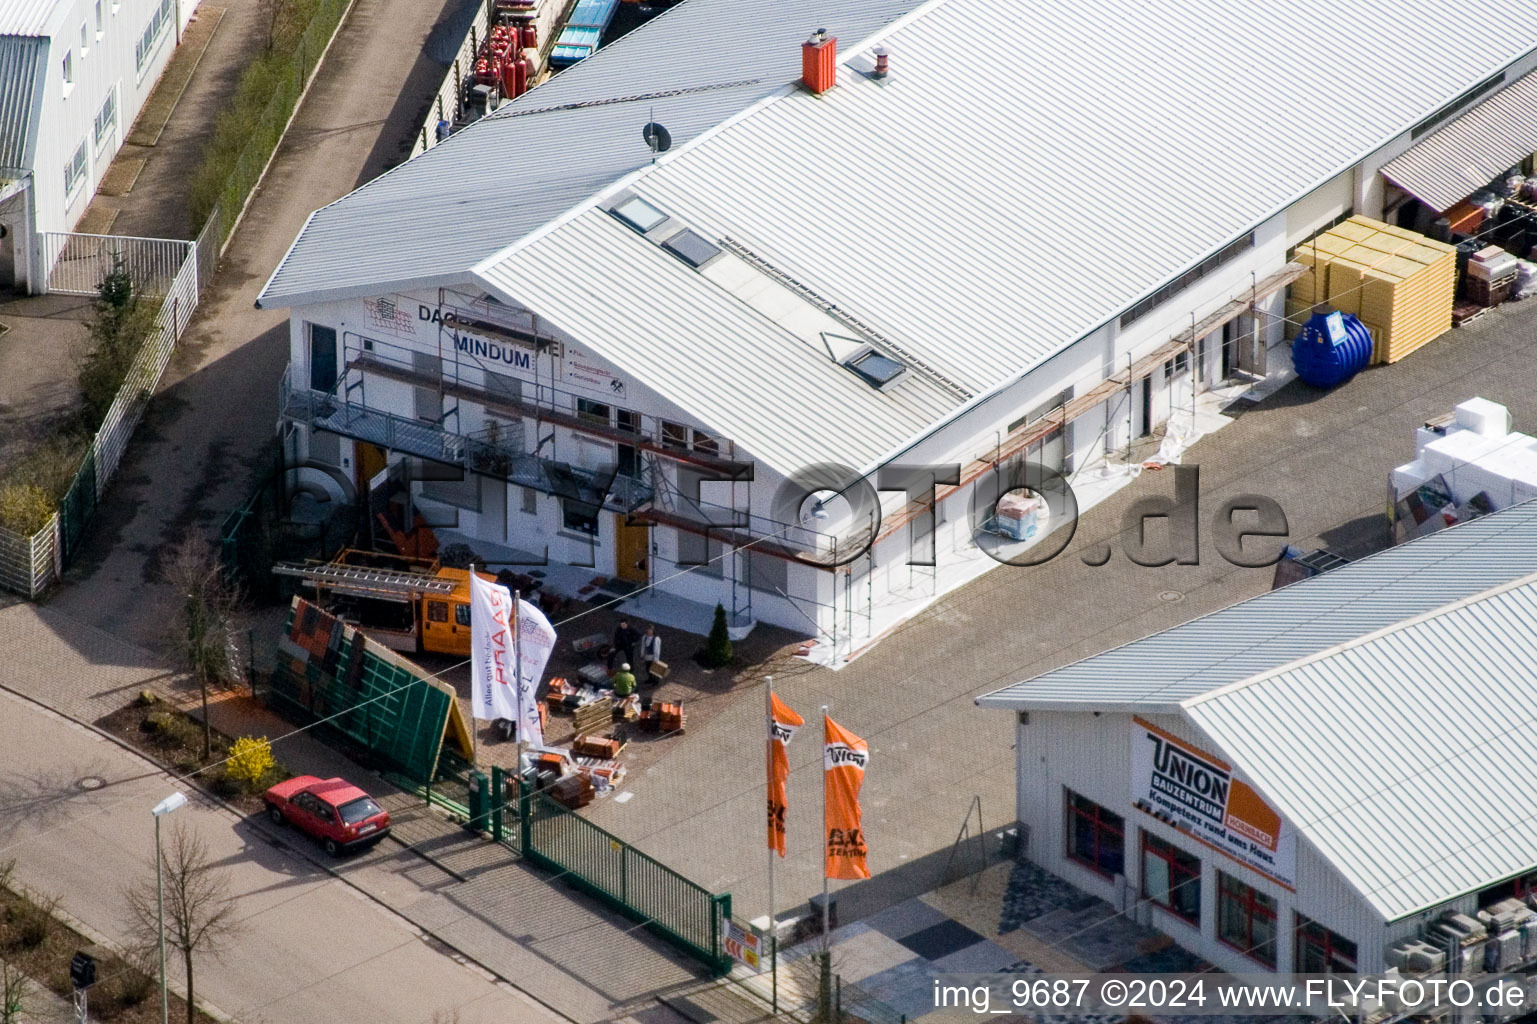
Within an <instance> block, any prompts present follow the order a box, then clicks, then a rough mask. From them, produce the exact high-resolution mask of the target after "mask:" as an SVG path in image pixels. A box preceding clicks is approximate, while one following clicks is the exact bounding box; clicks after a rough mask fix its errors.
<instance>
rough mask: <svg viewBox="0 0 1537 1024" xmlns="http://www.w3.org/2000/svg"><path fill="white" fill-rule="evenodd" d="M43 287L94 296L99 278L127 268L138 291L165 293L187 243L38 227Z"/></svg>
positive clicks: (180, 264) (188, 247)
mask: <svg viewBox="0 0 1537 1024" xmlns="http://www.w3.org/2000/svg"><path fill="white" fill-rule="evenodd" d="M39 242H40V243H41V246H42V255H43V267H44V269H46V270H47V271H48V276H47V284H46V285H45V286H44V288H43V290H44V291H45V292H57V293H59V294H62V295H95V294H96V290H97V288H99V287H100V286H101V282H102V279H103V278H105V277H106V276H107V275H108V274H110V273H112V272H113V271H115V270H118V269H122V270H125V271H127V272H128V275H129V277H130V278H131V279H132V280H133V287H134V293H135V294H138V295H166V294H169V293H170V291H171V288H172V285H173V284H174V282H175V281H176V280H177V278H178V277H180V275H181V272H182V267H183V265H184V264H185V263H186V261H187V253H188V252H189V251H191V249H192V244H193V243H191V242H184V241H179V240H177V239H172V238H134V237H132V236H129V235H81V234H75V233H74V232H70V231H44V232H42V236H41V238H40V239H39Z"/></svg>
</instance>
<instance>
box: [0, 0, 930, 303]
mask: <svg viewBox="0 0 1537 1024" xmlns="http://www.w3.org/2000/svg"><path fill="white" fill-rule="evenodd" d="M0 2H3V0H0ZM918 2H919V0H776V2H775V3H771V4H770V3H754V4H743V3H739V2H737V0H687V2H686V3H682V4H679V5H678V6H677V7H675V8H673V9H672V10H670V11H667V12H665V13H664V14H662V15H661V16H659V17H657V18H654V19H652V20H651V21H650V22H647V23H646V24H645V25H643V26H641V27H640V28H638V29H636V30H635V31H634V32H631V33H630V34H628V35H626V36H625V37H624V38H622V39H620V40H617V41H616V42H614V43H613V44H611V45H609V46H606V47H604V48H603V49H602V50H600V51H598V53H597V54H596V55H595V56H593V57H591V58H589V59H587V60H584V61H582V62H581V63H579V64H577V65H576V66H574V67H572V68H570V69H568V70H565V71H562V72H561V73H560V74H558V75H555V76H554V77H553V78H551V79H550V80H549V81H547V82H545V83H544V84H543V85H541V86H539V87H538V88H536V89H533V90H531V91H529V92H528V93H526V94H524V95H523V96H521V97H519V98H518V99H517V100H516V101H514V102H513V103H510V104H508V105H506V106H504V107H503V108H502V109H501V110H499V111H497V112H496V113H495V114H493V115H491V116H490V117H486V118H482V119H481V120H480V121H478V122H476V123H475V124H473V125H471V126H470V127H469V128H466V129H464V130H463V131H460V132H458V133H456V134H455V135H453V136H452V137H451V138H449V139H448V140H446V141H445V142H443V143H442V144H440V145H437V146H434V147H433V148H432V149H430V150H428V151H427V152H426V153H423V154H422V155H421V156H419V157H417V158H416V159H414V160H410V161H407V162H406V163H405V164H402V165H401V166H400V167H398V168H396V169H394V170H393V171H391V172H389V173H388V174H385V175H383V176H382V177H380V178H377V179H375V180H374V181H373V182H371V183H369V184H367V185H365V186H363V187H362V188H360V189H358V190H357V191H355V192H353V193H352V194H350V195H348V196H345V197H343V198H342V199H340V200H338V201H337V202H335V203H332V204H331V205H329V206H327V207H324V208H322V209H321V210H319V211H317V212H316V213H315V215H314V216H312V217H311V218H310V220H309V222H308V223H307V224H306V225H305V227H304V230H303V231H302V232H301V233H300V235H299V237H298V238H297V239H296V240H295V242H294V245H293V247H292V248H291V249H290V251H289V253H288V255H287V256H285V257H284V259H283V261H282V263H280V264H279V265H278V268H277V270H276V271H275V272H274V273H273V275H272V278H271V280H269V281H268V282H267V286H266V288H265V289H263V292H262V296H261V302H262V303H263V304H264V305H267V306H279V305H283V304H286V303H289V302H291V301H293V300H295V299H301V300H303V301H308V300H309V299H311V298H313V297H317V296H318V297H324V296H327V295H330V296H340V295H347V294H373V293H376V292H378V291H381V290H390V289H398V288H408V287H410V286H412V285H413V284H420V283H426V282H429V281H430V282H433V283H438V282H443V281H452V280H462V279H465V278H467V277H468V271H469V268H470V267H473V266H475V265H476V264H477V263H479V262H481V261H482V260H484V259H485V258H487V257H488V256H491V255H493V254H495V253H496V252H498V251H500V250H501V249H503V248H504V247H506V246H508V245H510V244H511V243H513V242H515V241H517V240H518V239H520V238H522V237H524V236H525V235H527V234H529V233H530V232H533V231H535V230H536V229H538V228H539V227H541V226H542V225H544V224H546V223H547V222H549V221H551V220H553V219H554V218H556V217H558V216H560V215H561V214H563V213H565V212H567V211H569V210H571V209H572V208H574V207H576V206H578V205H579V204H581V203H582V202H583V201H585V200H588V199H590V198H592V197H593V196H594V195H596V194H597V193H599V192H601V191H602V190H604V189H605V188H607V187H609V186H610V185H612V184H613V183H614V182H615V181H617V180H619V179H620V178H622V177H624V176H625V175H627V174H630V173H632V172H634V171H636V170H639V169H640V168H642V167H644V166H646V165H647V164H648V163H650V161H651V151H650V149H649V148H648V147H647V145H646V143H645V141H644V140H643V139H642V137H641V128H642V126H644V125H645V123H646V122H647V121H648V120H650V119H651V118H652V117H653V116H654V117H655V119H656V120H657V121H659V122H661V123H662V124H664V125H666V126H667V129H668V131H669V132H670V133H671V135H672V138H673V145H674V147H679V146H682V145H683V144H684V143H686V142H687V141H689V140H690V139H693V138H695V137H697V136H698V135H699V134H700V133H702V132H704V131H706V130H707V129H709V128H712V127H714V126H715V125H717V124H719V123H720V122H722V121H724V120H726V119H727V118H729V117H731V116H733V115H735V114H737V113H739V112H741V111H743V110H745V109H747V108H748V107H750V106H751V105H752V104H753V103H755V102H757V101H758V100H760V99H762V98H763V97H765V96H768V95H770V94H772V93H773V92H775V91H776V90H778V89H781V88H783V87H785V86H786V85H787V84H788V83H790V82H792V81H794V80H795V79H797V78H799V77H800V43H801V41H802V40H803V39H804V38H805V37H806V36H807V35H808V34H809V32H810V31H811V29H813V28H816V27H817V26H826V27H828V28H829V30H831V31H835V32H837V33H838V34H839V35H842V36H844V37H846V38H855V39H857V38H861V37H864V36H868V35H871V34H872V33H874V32H875V31H876V30H878V29H879V28H880V27H881V26H883V25H885V24H887V23H889V22H890V21H892V20H893V19H895V18H897V17H899V16H901V15H902V14H905V13H906V12H907V11H909V10H910V9H912V8H913V7H915V6H916V5H917V4H918ZM381 240H385V241H387V244H381Z"/></svg>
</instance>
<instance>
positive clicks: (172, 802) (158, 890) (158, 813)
mask: <svg viewBox="0 0 1537 1024" xmlns="http://www.w3.org/2000/svg"><path fill="white" fill-rule="evenodd" d="M186 803H187V794H185V793H181V792H176V793H172V794H171V795H170V796H168V797H166V798H165V799H164V800H162V801H160V802H159V803H158V804H156V805H155V806H154V809H153V810H151V811H150V813H151V814H153V815H154V816H155V917H156V919H157V920H158V922H159V926H160V1024H171V1004H170V1000H169V999H168V997H167V996H166V992H165V892H164V890H163V889H162V887H161V881H160V862H161V860H162V859H163V858H162V857H161V856H160V819H161V818H162V817H164V816H165V815H167V814H170V813H171V812H172V811H174V810H176V809H177V808H178V807H183V806H185V805H186Z"/></svg>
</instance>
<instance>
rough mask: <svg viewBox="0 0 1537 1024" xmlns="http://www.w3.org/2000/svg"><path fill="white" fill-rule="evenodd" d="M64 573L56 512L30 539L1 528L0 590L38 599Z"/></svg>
mask: <svg viewBox="0 0 1537 1024" xmlns="http://www.w3.org/2000/svg"><path fill="white" fill-rule="evenodd" d="M61 571H62V566H61V565H60V551H59V515H58V513H57V512H55V513H54V514H53V516H52V517H51V518H50V519H49V520H48V522H47V524H45V525H44V526H43V528H42V529H41V530H38V531H37V532H36V533H34V534H32V535H31V536H30V537H29V536H26V535H25V534H20V533H16V532H14V531H12V530H7V529H5V528H3V527H0V587H3V588H4V589H6V590H10V591H14V592H15V593H18V594H21V595H22V596H24V597H29V598H32V597H37V596H38V595H39V594H41V593H42V592H43V591H44V590H46V589H47V588H48V587H49V585H50V584H52V583H53V581H54V580H55V579H56V578H57V577H58V574H59V573H60V572H61Z"/></svg>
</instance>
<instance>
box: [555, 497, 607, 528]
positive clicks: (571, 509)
mask: <svg viewBox="0 0 1537 1024" xmlns="http://www.w3.org/2000/svg"><path fill="white" fill-rule="evenodd" d="M560 525H562V526H564V527H565V528H566V529H568V530H575V531H576V532H577V533H586V534H590V535H592V536H594V537H596V536H597V535H598V508H597V506H596V505H589V504H587V503H586V502H585V501H572V500H570V499H569V498H567V499H563V500H562V501H561V503H560Z"/></svg>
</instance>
